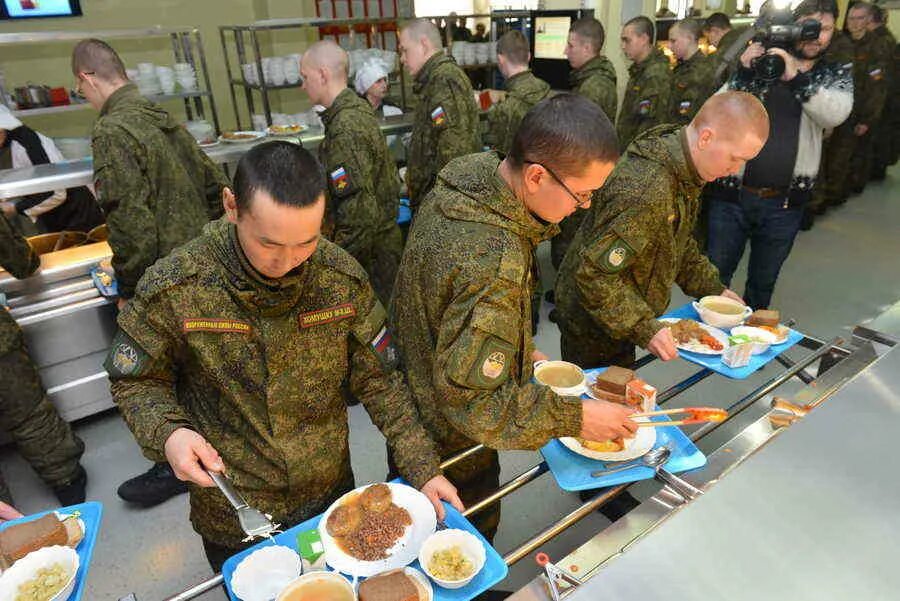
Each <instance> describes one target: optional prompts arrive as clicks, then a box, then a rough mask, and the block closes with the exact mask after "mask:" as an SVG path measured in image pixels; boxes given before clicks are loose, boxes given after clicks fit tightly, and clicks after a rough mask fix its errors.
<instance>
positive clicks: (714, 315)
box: [694, 296, 753, 328]
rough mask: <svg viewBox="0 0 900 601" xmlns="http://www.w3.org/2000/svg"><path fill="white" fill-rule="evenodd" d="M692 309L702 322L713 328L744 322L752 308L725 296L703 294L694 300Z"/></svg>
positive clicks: (728, 326)
mask: <svg viewBox="0 0 900 601" xmlns="http://www.w3.org/2000/svg"><path fill="white" fill-rule="evenodd" d="M694 310H695V311H697V313H698V314H699V315H700V319H702V320H703V323H705V324H708V325H711V326H713V327H714V328H733V327H735V326H739V325H741V324H742V323H744V320H745V319H747V318H748V317H750V314H751V313H753V309H751V308H750V307H748V306H747V305H745V304H743V303H740V302H738V301H736V300H734V299H731V298H728V297H726V296H704V297H703V298H701V299H700V301H699V302H696V301H695V302H694Z"/></svg>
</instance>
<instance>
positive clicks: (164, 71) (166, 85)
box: [156, 65, 175, 94]
mask: <svg viewBox="0 0 900 601" xmlns="http://www.w3.org/2000/svg"><path fill="white" fill-rule="evenodd" d="M156 78H157V79H158V80H159V86H160V88H162V93H163V94H174V93H175V70H174V69H172V67H163V66H162V65H157V67H156Z"/></svg>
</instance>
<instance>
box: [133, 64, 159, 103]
mask: <svg viewBox="0 0 900 601" xmlns="http://www.w3.org/2000/svg"><path fill="white" fill-rule="evenodd" d="M134 83H136V84H137V87H138V90H139V91H140V93H141V95H142V96H158V95H160V94H162V86H160V83H159V77H157V75H156V67H155V66H154V65H153V63H139V64H138V69H137V78H136V79H135V82H134Z"/></svg>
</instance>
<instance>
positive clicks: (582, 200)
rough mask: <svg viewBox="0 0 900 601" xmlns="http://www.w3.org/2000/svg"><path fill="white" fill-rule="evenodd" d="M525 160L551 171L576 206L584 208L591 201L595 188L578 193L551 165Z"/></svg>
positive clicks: (551, 175)
mask: <svg viewBox="0 0 900 601" xmlns="http://www.w3.org/2000/svg"><path fill="white" fill-rule="evenodd" d="M523 162H524V163H525V164H527V165H538V166H539V167H543V169H544V171H546V172H547V173H549V174H550V177H552V178H553V179H555V180H556V183H558V184H559V185H560V186H562V189H563V190H565V191H566V192H567V193H568V194H569V196H571V197H572V200H574V201H575V208H577V209H583V208H584V206H585V205H586V204H588V203H590V202H591V197H592V196H593V195H594V190H588V191H587V192H579V193H578V194H576V193H575V192H572V189H571V188H569V186H567V185H566V183H565V182H564V181H562V178H561V177H559V176H558V175H556V174H555V173H554V172H553V170H552V169H550V167H547V166H546V165H544V164H543V163H537V162H535V161H527V160H526V161H523Z"/></svg>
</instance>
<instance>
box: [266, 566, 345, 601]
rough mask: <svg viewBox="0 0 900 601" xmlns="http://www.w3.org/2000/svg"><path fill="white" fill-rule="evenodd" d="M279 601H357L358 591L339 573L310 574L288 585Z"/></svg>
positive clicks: (280, 595)
mask: <svg viewBox="0 0 900 601" xmlns="http://www.w3.org/2000/svg"><path fill="white" fill-rule="evenodd" d="M277 601H356V591H354V590H353V585H351V584H350V581H349V580H347V579H346V578H344V577H343V576H341V575H340V574H338V573H335V572H309V573H307V574H304V575H303V576H300V577H299V578H297V579H296V580H294V581H293V582H291V583H290V584H288V585H287V586H286V587H285V588H284V590H282V591H281V593H279V595H278V599H277Z"/></svg>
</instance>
